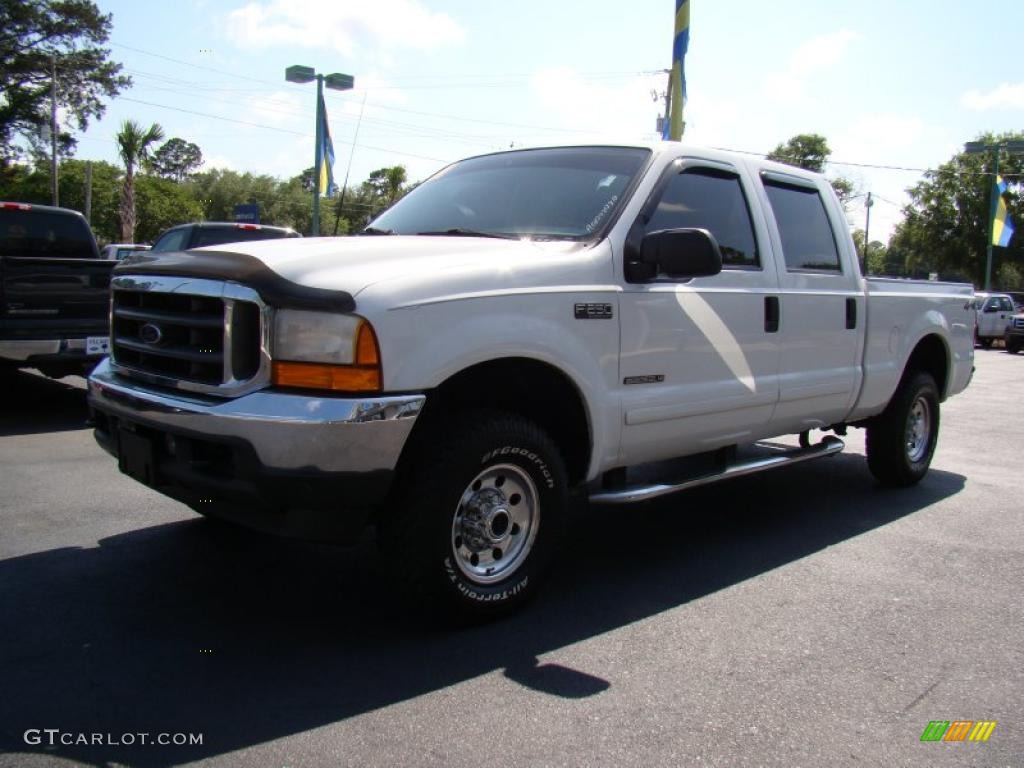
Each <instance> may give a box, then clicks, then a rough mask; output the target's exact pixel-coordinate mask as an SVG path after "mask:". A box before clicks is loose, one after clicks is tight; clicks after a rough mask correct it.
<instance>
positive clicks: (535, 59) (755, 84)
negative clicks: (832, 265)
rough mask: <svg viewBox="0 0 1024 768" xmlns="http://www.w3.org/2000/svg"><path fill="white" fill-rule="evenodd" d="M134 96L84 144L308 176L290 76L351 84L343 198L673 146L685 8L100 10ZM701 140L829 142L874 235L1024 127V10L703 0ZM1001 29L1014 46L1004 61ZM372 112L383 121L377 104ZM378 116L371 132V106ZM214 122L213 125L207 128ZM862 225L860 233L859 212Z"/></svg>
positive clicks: (306, 105) (204, 3) (276, 3)
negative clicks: (461, 175) (574, 152)
mask: <svg viewBox="0 0 1024 768" xmlns="http://www.w3.org/2000/svg"><path fill="white" fill-rule="evenodd" d="M98 5H99V6H100V8H101V9H102V10H103V11H104V12H107V13H112V14H113V31H112V33H111V43H112V44H111V51H112V54H113V57H114V59H115V60H116V61H119V62H121V63H123V64H124V66H125V69H126V71H127V72H128V73H129V74H130V75H131V76H132V77H133V79H134V81H135V84H134V86H133V87H132V88H131V89H130V90H129V91H126V92H125V93H124V94H122V96H121V97H119V98H118V99H117V100H115V101H114V102H113V103H111V104H110V105H109V107H108V109H107V114H106V116H105V117H104V119H103V120H101V121H98V122H96V123H94V124H93V125H92V126H91V127H90V129H89V131H88V132H87V133H86V134H84V135H83V136H82V137H81V141H80V143H79V148H78V153H77V156H78V157H80V158H89V159H106V160H111V161H114V160H115V159H116V155H115V147H114V144H113V135H114V133H115V132H116V131H117V127H118V124H119V123H120V121H121V120H123V119H125V118H132V119H135V120H138V121H140V122H143V123H146V124H148V123H150V122H159V123H160V124H161V125H162V126H163V127H164V130H165V132H166V134H167V136H168V137H171V136H179V137H181V138H184V139H186V140H188V141H193V142H195V143H196V144H198V145H199V146H200V148H201V149H202V150H203V153H204V155H205V156H206V158H207V161H208V162H207V167H211V166H219V167H228V168H232V169H235V170H239V171H253V172H257V173H269V174H271V175H274V176H279V177H288V176H292V175H295V174H297V173H299V172H300V171H301V170H302V169H303V168H305V167H308V166H310V165H312V156H313V129H314V120H313V114H314V93H315V88H314V87H313V86H312V85H306V86H300V85H294V84H291V83H286V82H285V81H284V69H285V67H286V66H288V65H290V64H305V65H309V66H313V67H315V68H316V69H317V70H318V71H321V72H335V71H337V72H344V73H347V74H351V75H353V76H354V77H355V79H356V89H355V90H353V91H349V92H345V93H330V92H328V96H327V108H328V112H329V117H330V125H331V132H332V134H333V137H334V146H335V154H336V157H337V165H336V167H335V179H336V181H337V182H338V183H341V181H342V179H343V178H344V176H345V172H346V167H347V166H348V163H349V153H350V150H351V145H352V142H353V140H354V139H356V136H355V132H356V129H357V125H358V126H359V128H358V130H359V133H358V138H357V140H356V141H355V151H354V153H353V155H352V163H351V174H350V179H351V181H353V182H359V181H362V180H363V179H365V178H366V176H367V175H368V173H369V172H370V171H371V170H373V169H375V168H379V167H382V166H386V165H394V164H398V163H401V164H404V165H405V166H406V167H407V168H408V170H409V176H410V178H411V179H413V180H418V179H421V178H424V177H425V176H427V175H429V174H430V173H432V172H433V171H435V170H437V169H438V168H440V167H441V166H442V165H444V164H445V163H446V162H448V161H451V160H456V159H458V158H460V157H464V156H467V155H472V154H479V153H481V152H487V151H490V150H493V149H499V148H505V147H508V146H510V145H513V144H514V145H516V146H524V145H531V144H545V143H560V142H571V141H574V140H591V139H594V138H602V139H612V140H637V139H653V138H656V134H655V133H654V123H655V119H656V117H657V115H658V113H659V107H660V103H656V102H655V101H654V99H653V98H652V91H661V90H663V89H664V87H665V76H664V75H661V74H657V73H658V72H659V71H660V70H662V69H664V68H666V67H668V66H670V64H671V61H670V59H671V45H672V32H673V30H672V24H673V17H674V3H673V2H672V0H631V2H627V3H615V4H613V3H609V2H603V3H601V2H598V3H582V2H564V1H563V2H552V1H551V0H548V2H538V1H537V0H519V1H518V2H516V3H501V4H499V3H485V2H456V1H454V0H449V1H441V0H373V2H358V3H356V2H349V1H348V0H305V1H302V2H296V0H250V1H248V2H247V1H246V0H178V2H176V3H160V4H156V3H141V2H138V1H137V0H98ZM691 7H692V8H691V40H690V53H689V56H688V57H687V61H686V74H687V82H688V88H689V101H688V103H687V107H686V114H685V119H686V122H687V131H686V135H685V137H684V139H685V141H687V142H690V143H694V144H699V145H706V146H713V147H724V148H731V149H739V150H745V151H751V152H761V153H764V152H768V151H770V150H771V149H772V148H773V147H775V146H776V145H777V144H778V143H780V142H782V141H785V140H786V139H788V138H789V137H790V136H792V135H794V134H796V133H801V132H815V133H820V134H823V135H824V136H826V137H827V139H828V140H829V143H830V145H831V147H832V150H833V158H834V160H836V161H838V162H837V163H836V164H834V165H832V166H831V167H830V168H829V169H828V172H829V174H830V175H835V174H842V175H845V176H847V177H849V178H851V179H853V180H854V182H855V183H856V184H857V186H858V188H859V189H860V191H861V192H867V191H868V190H870V191H871V192H872V193H873V194H874V195H875V197H876V200H877V203H876V205H875V207H874V209H873V210H872V232H871V234H872V239H874V238H875V237H882V238H884V237H885V236H887V234H888V232H889V231H890V229H891V227H892V226H893V225H894V223H895V222H896V221H897V220H898V219H899V208H900V205H901V204H902V203H903V202H904V201H905V199H906V198H905V195H904V190H905V189H906V187H908V186H910V185H912V184H914V183H915V182H916V181H917V180H919V178H920V175H921V174H920V173H919V172H917V171H897V170H884V169H878V168H868V167H861V165H846V164H841V163H857V164H863V165H882V166H899V167H903V168H912V169H924V168H931V167H935V166H936V165H938V164H939V163H942V162H944V161H945V160H947V159H949V157H950V156H951V155H952V154H953V153H954V152H955V151H957V149H958V148H959V147H960V146H962V144H963V142H965V141H968V140H971V139H973V138H975V137H976V136H977V135H978V134H979V133H982V132H984V131H1007V130H1024V59H1022V57H1021V56H1020V54H1019V49H1018V48H1017V46H1016V45H1015V42H1014V41H1015V39H1016V38H1015V36H1016V35H1017V34H1018V33H1019V31H1020V29H1021V28H1024V3H1019V2H1001V3H980V4H968V3H963V2H952V1H949V2H943V1H941V0H940V1H936V0H932V1H931V2H924V1H923V0H904V1H903V2H899V3H895V2H892V0H888V1H886V2H883V1H882V0H862V1H861V2H858V3H850V2H835V1H834V0H817V1H816V2H813V3H809V2H807V1H806V0H804V2H795V1H794V2H791V1H789V0H776V2H772V3H767V2H760V3H752V2H741V1H737V2H720V1H719V2H715V0H691ZM1003 31H1005V32H1006V35H1005V39H1006V45H1005V46H1004V47H1002V48H1000V35H1001V33H1002V32H1003ZM364 101H365V107H364V106H363V105H364ZM361 110H363V117H362V121H361V124H360V122H359V115H360V111H361ZM196 113H200V114H196ZM850 220H851V223H853V224H854V225H856V226H858V227H863V224H864V211H863V208H862V207H861V206H860V204H859V203H855V204H854V205H853V206H852V207H851V211H850Z"/></svg>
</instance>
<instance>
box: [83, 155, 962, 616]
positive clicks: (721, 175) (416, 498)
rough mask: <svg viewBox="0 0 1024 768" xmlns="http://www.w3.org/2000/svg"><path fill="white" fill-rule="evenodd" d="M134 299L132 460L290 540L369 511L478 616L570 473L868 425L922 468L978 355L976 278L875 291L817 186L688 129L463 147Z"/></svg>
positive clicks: (511, 584) (153, 261)
mask: <svg viewBox="0 0 1024 768" xmlns="http://www.w3.org/2000/svg"><path fill="white" fill-rule="evenodd" d="M112 288H113V299H112V301H113V308H112V317H113V327H112V353H111V356H110V359H109V360H108V361H106V362H104V363H103V364H101V366H99V367H98V368H97V370H96V371H95V372H94V373H93V375H92V377H91V379H90V381H89V401H90V404H91V406H92V409H93V412H94V418H95V423H96V436H97V439H98V441H99V442H100V444H101V445H103V446H104V447H105V448H106V449H107V450H108V451H110V452H111V453H112V454H114V455H115V456H116V457H117V459H118V462H119V465H120V469H121V470H122V471H123V472H126V473H127V474H129V475H131V476H132V477H135V478H137V479H139V480H140V481H142V482H144V483H146V484H147V485H150V486H152V487H153V488H156V489H158V490H160V491H162V492H164V493H166V494H168V495H170V496H173V497H175V498H177V499H180V500H182V501H184V502H185V503H186V504H188V505H190V506H191V507H192V508H194V509H195V510H196V511H198V512H200V513H203V514H206V515H210V516H217V517H221V518H227V519H231V520H235V521H239V522H243V523H246V524H248V525H251V526H256V527H261V528H264V529H269V530H272V531H276V532H279V533H282V534H287V535H296V536H306V537H328V538H333V539H334V540H347V539H352V538H353V537H355V536H357V535H358V534H359V532H360V531H361V530H362V529H363V528H364V526H365V525H366V524H367V523H372V524H374V525H375V526H376V528H377V530H378V532H379V536H380V540H381V543H382V546H383V547H384V549H385V552H386V553H388V554H387V557H388V563H389V565H388V570H389V571H393V572H397V573H400V574H402V575H403V576H405V577H406V578H405V581H406V583H407V584H409V585H411V586H412V587H413V588H415V589H417V590H419V591H420V592H422V593H425V594H427V595H429V596H430V597H431V598H433V599H435V600H437V601H439V602H440V603H442V604H447V605H449V606H454V607H456V608H458V609H461V610H462V611H465V612H469V613H471V614H476V615H479V616H485V617H486V616H490V615H494V614H496V613H500V612H502V611H504V610H507V609H509V608H510V607H512V606H515V605H517V604H518V603H520V602H521V601H522V600H523V599H524V598H526V597H527V596H528V595H529V594H530V593H531V592H532V591H533V590H534V589H535V588H536V587H537V586H538V582H539V580H540V577H541V575H542V573H543V571H544V568H545V566H546V565H547V564H548V563H549V562H550V561H551V559H552V557H553V555H554V553H555V547H556V544H557V542H558V539H559V535H560V532H561V529H562V526H563V524H564V522H565V518H566V507H567V502H568V499H569V492H570V489H572V490H574V491H576V492H581V493H584V494H586V495H587V496H589V499H590V502H591V503H602V504H629V503H633V502H637V501H643V500H645V499H650V498H654V497H656V496H660V495H663V494H666V493H669V492H673V491H676V490H680V489H682V488H687V487H691V486H693V485H697V484H702V483H707V482H711V481H713V480H718V479H722V478H727V477H732V476H735V475H739V474H744V473H750V472H755V471H759V470H763V469H767V468H770V467H776V466H783V465H786V464H790V463H793V462H797V461H801V460H805V459H809V458H815V457H819V456H825V455H829V454H831V453H835V452H836V451H838V450H840V449H841V448H842V442H841V441H840V440H839V438H837V437H835V436H832V435H828V436H826V437H824V438H823V439H822V441H821V442H819V443H816V444H811V443H810V441H809V440H808V439H807V433H808V432H809V431H810V430H812V429H829V430H832V431H835V432H837V433H839V434H844V433H845V430H846V428H847V427H848V426H857V427H865V428H866V429H867V459H868V464H869V466H870V468H871V470H872V472H873V473H874V474H875V475H876V477H877V478H878V479H879V480H880V481H882V482H883V483H885V484H890V485H909V484H913V483H916V482H917V481H918V480H920V479H921V478H922V476H924V474H925V472H926V471H927V470H928V466H929V463H930V461H931V458H932V453H933V451H934V449H935V442H936V438H937V435H938V429H939V405H940V403H941V402H942V401H943V400H944V399H945V398H947V397H949V396H951V395H954V394H956V393H958V392H960V391H961V390H963V389H964V388H965V387H966V386H967V384H968V382H969V380H970V378H971V375H972V371H973V355H974V351H973V339H972V335H973V315H972V310H971V301H972V290H971V286H968V285H952V284H941V283H914V282H910V281H905V280H884V279H865V278H864V277H862V276H861V274H860V272H859V270H858V264H857V258H856V254H855V251H854V246H853V242H852V240H851V238H850V236H849V234H848V230H847V224H846V221H845V219H844V215H843V210H842V208H841V207H840V204H839V202H838V201H837V199H836V197H835V196H834V194H833V192H832V189H831V187H830V186H829V184H828V182H827V181H826V180H825V179H823V178H822V177H821V176H818V175H815V174H812V173H807V172H804V171H802V170H799V169H796V168H792V167H788V166H783V165H778V164H774V163H771V162H765V161H762V160H757V159H751V158H748V157H741V156H737V155H735V154H730V153H726V152H719V151H710V150H698V149H693V148H689V147H686V146H684V145H680V144H677V143H670V142H666V143H664V144H661V145H657V146H653V147H643V146H576V147H560V148H549V149H535V150H520V151H510V152H503V153H498V154H492V155H486V156H482V157H475V158H471V159H468V160H464V161H462V162H459V163H455V164H453V165H451V166H449V167H448V168H446V169H444V170H442V171H441V172H439V173H438V174H436V175H435V176H434V177H432V178H431V179H429V180H428V181H426V182H425V183H423V184H422V185H420V186H419V187H417V188H416V189H415V190H414V191H413V192H411V193H410V194H409V195H407V196H406V197H405V198H404V199H402V200H401V201H400V202H399V203H397V204H396V205H395V206H394V207H392V208H391V209H390V210H388V211H387V212H385V213H384V214H383V215H381V216H380V217H378V218H377V219H376V220H375V221H374V222H372V224H371V226H370V227H368V228H367V229H366V230H365V231H364V236H362V237H352V238H336V239H328V238H318V239H312V238H311V239H306V240H275V241H269V242H258V243H245V244H235V245H231V246H229V247H222V248H207V249H197V250H193V251H189V252H188V253H187V254H180V253H174V254H161V255H158V256H153V255H144V256H142V258H141V260H138V261H136V262H134V263H132V264H128V265H122V266H119V267H118V269H117V271H116V274H115V277H114V279H113V282H112ZM786 434H798V435H800V436H801V441H800V442H801V446H800V447H797V446H793V447H792V449H790V450H787V451H783V452H779V451H778V450H775V451H773V452H772V453H770V454H769V455H767V456H765V455H760V454H758V453H757V452H756V451H754V452H753V454H751V453H750V448H749V446H751V445H752V444H755V443H756V442H757V441H759V440H762V439H765V438H770V437H773V436H779V435H786ZM684 456H692V457H695V458H694V460H693V463H694V465H696V466H697V468H696V469H694V470H693V471H692V472H689V473H688V474H684V475H683V476H680V477H673V478H668V479H665V480H661V481H658V482H647V481H643V482H638V481H637V480H636V477H637V475H638V472H637V468H641V469H645V467H644V466H643V465H650V464H651V463H653V462H661V460H665V459H669V458H672V457H684Z"/></svg>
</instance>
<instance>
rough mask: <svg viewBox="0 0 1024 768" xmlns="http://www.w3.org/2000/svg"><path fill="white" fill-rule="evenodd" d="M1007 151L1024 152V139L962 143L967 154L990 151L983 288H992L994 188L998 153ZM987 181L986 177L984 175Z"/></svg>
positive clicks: (994, 217) (989, 289) (996, 193)
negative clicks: (990, 169) (988, 142)
mask: <svg viewBox="0 0 1024 768" xmlns="http://www.w3.org/2000/svg"><path fill="white" fill-rule="evenodd" d="M1004 149H1005V150H1006V151H1007V152H1017V153H1019V152H1024V141H1000V142H996V143H995V144H986V143H985V142H983V141H969V142H967V143H966V144H964V152H965V153H966V154H968V155H980V154H984V153H986V152H991V153H992V167H993V171H992V183H991V184H989V200H990V202H989V212H988V239H987V241H986V243H985V290H986V291H991V290H992V233H993V228H994V227H995V219H996V206H997V205H998V204H999V199H998V197H997V196H998V194H999V192H998V191H997V190H996V180H997V179H998V178H999V153H1000V151H1002V150H1004ZM986 181H987V177H986Z"/></svg>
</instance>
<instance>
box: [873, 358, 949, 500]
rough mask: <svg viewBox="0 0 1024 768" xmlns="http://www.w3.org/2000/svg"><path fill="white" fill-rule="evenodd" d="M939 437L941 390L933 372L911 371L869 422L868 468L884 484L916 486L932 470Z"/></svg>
mask: <svg viewBox="0 0 1024 768" xmlns="http://www.w3.org/2000/svg"><path fill="white" fill-rule="evenodd" d="M938 437H939V392H938V387H936V386H935V379H933V378H932V376H931V375H930V374H927V373H923V372H920V371H916V372H915V371H911V372H908V374H907V375H906V376H905V377H904V379H903V381H902V382H901V384H900V387H899V389H898V390H897V391H896V394H894V395H893V397H892V400H891V401H890V402H889V405H888V406H887V407H886V409H885V411H883V412H882V413H881V414H880V415H878V416H876V417H875V418H874V419H873V420H872V421H871V423H870V424H869V425H868V434H867V454H868V468H869V469H870V470H871V473H872V474H873V475H874V476H875V477H876V478H877V479H878V480H879V482H881V483H882V484H884V485H890V486H906V485H914V484H915V483H917V482H919V481H920V480H921V478H923V477H924V476H925V475H926V474H927V473H928V467H929V466H930V465H931V462H932V455H933V454H934V453H935V444H936V442H937V441H938Z"/></svg>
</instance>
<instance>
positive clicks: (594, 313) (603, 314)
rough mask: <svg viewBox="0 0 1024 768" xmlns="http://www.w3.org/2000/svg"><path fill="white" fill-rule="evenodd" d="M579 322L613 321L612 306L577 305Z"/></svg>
mask: <svg viewBox="0 0 1024 768" xmlns="http://www.w3.org/2000/svg"><path fill="white" fill-rule="evenodd" d="M575 314H576V319H577V320H611V319H612V317H613V316H614V315H612V305H611V304H577V305H576V306H575Z"/></svg>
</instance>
